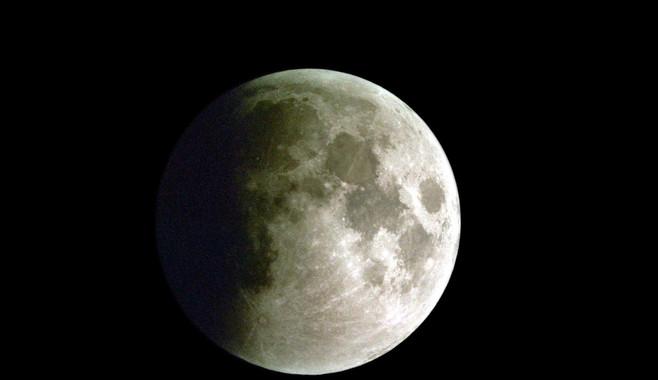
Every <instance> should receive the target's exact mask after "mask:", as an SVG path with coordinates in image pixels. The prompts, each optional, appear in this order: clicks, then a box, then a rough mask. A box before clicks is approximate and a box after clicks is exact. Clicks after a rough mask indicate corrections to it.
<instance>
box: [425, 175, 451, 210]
mask: <svg viewBox="0 0 658 380" xmlns="http://www.w3.org/2000/svg"><path fill="white" fill-rule="evenodd" d="M420 196H421V199H420V200H421V202H422V204H423V206H425V209H426V210H427V211H428V212H437V211H439V210H441V206H442V205H443V203H444V202H445V195H444V194H443V189H442V188H441V186H439V184H438V183H436V182H435V181H434V180H433V179H431V178H428V179H426V180H424V181H423V182H421V184H420Z"/></svg>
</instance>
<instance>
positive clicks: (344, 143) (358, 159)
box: [326, 132, 379, 184]
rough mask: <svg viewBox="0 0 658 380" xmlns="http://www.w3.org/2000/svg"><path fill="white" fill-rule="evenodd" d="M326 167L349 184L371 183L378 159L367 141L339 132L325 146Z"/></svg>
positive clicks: (375, 172)
mask: <svg viewBox="0 0 658 380" xmlns="http://www.w3.org/2000/svg"><path fill="white" fill-rule="evenodd" d="M327 151H328V153H327V161H326V167H327V169H328V170H329V171H330V172H331V173H333V174H335V175H336V176H337V177H338V178H340V179H341V180H343V181H345V182H347V183H351V184H367V183H373V182H374V180H375V177H376V176H377V167H378V166H379V160H377V157H376V156H375V154H374V153H373V151H372V145H371V143H369V142H366V141H361V140H358V139H357V138H356V137H354V136H352V135H350V134H348V133H345V132H341V133H339V134H338V135H337V136H336V138H335V139H334V140H333V141H332V142H331V143H330V144H329V147H328V148H327Z"/></svg>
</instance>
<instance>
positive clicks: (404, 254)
mask: <svg viewBox="0 0 658 380" xmlns="http://www.w3.org/2000/svg"><path fill="white" fill-rule="evenodd" d="M398 244H399V246H400V256H401V258H402V261H403V263H404V266H405V268H406V269H407V271H408V272H409V273H411V276H412V277H411V281H410V282H409V283H407V284H405V286H404V287H403V289H402V290H403V292H406V291H409V290H410V289H411V287H414V286H417V285H418V284H419V283H420V279H421V277H422V275H423V274H424V265H425V263H426V262H427V259H429V258H430V257H432V256H434V251H435V248H434V245H433V241H432V235H431V234H429V233H428V232H427V231H425V228H423V226H422V225H421V224H419V223H416V224H414V225H413V226H411V228H409V229H408V230H407V231H405V232H404V233H403V234H402V236H400V239H399V240H398Z"/></svg>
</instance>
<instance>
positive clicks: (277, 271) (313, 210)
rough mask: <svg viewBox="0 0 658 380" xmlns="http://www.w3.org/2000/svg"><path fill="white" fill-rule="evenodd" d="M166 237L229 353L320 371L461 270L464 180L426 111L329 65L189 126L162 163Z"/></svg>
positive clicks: (248, 89)
mask: <svg viewBox="0 0 658 380" xmlns="http://www.w3.org/2000/svg"><path fill="white" fill-rule="evenodd" d="M156 222H157V226H156V230H157V243H158V251H159V255H160V258H161V263H162V267H163V270H164V273H165V276H166V278H167V281H168V283H169V285H170V287H171V289H172V292H173V294H174V296H175V298H176V299H177V301H178V303H179V304H180V306H181V308H182V309H183V311H184V312H185V314H186V315H187V317H188V318H189V319H190V320H191V321H192V322H193V323H194V324H195V325H196V326H197V327H198V328H199V329H200V330H201V331H202V332H203V334H205V335H206V336H207V337H208V338H210V339H211V340H212V341H214V342H215V343H216V344H218V345H219V346H221V347H222V348H224V349H225V350H226V351H228V352H230V353H231V354H233V355H235V356H237V357H239V358H242V359H244V360H246V361H247V362H250V363H252V364H255V365H258V366H261V367H264V368H268V369H270V370H274V371H279V372H284V373H292V374H324V373H331V372H338V371H343V370H346V369H349V368H353V367H356V366H359V365H362V364H364V363H367V362H369V361H371V360H374V359H375V358H378V357H380V356H381V355H383V354H385V353H386V352H388V351H390V350H391V349H393V348H394V347H395V346H396V345H398V344H399V343H400V342H402V341H403V340H404V339H405V338H407V337H408V336H409V335H410V334H411V333H412V332H413V331H414V330H415V329H416V328H417V327H418V326H419V325H420V324H421V323H422V322H423V320H425V319H426V317H427V316H428V315H429V313H430V312H431V311H432V309H433V308H434V306H435V305H436V304H437V302H438V300H439V298H440V297H441V294H442V293H443V291H444V289H445V287H446V285H447V282H448V279H449V277H450V274H451V272H452V269H453V266H454V263H455V259H456V256H457V249H458V245H459V234H460V209H459V197H458V193H457V186H456V184H455V179H454V176H453V173H452V169H451V167H450V165H449V163H448V159H447V158H446V155H445V153H444V151H443V149H442V148H441V146H440V145H439V142H438V141H437V139H436V137H435V136H434V134H433V133H432V131H431V130H430V129H429V128H428V126H427V125H426V124H425V123H424V122H423V120H421V118H420V117H419V116H418V115H417V114H416V113H415V112H414V111H413V110H412V109H411V108H410V107H409V106H407V105H406V104H405V103H404V102H402V101H401V100H400V99H398V98H397V97H396V96H394V95H393V94H391V93H390V92H388V91H387V90H385V89H383V88H382V87H380V86H378V85H376V84H374V83H372V82H369V81H367V80H364V79H361V78H359V77H356V76H353V75H349V74H345V73H340V72H336V71H330V70H318V69H303V70H289V71H283V72H278V73H274V74H270V75H266V76H263V77H260V78H257V79H254V80H252V81H250V82H247V83H245V84H243V85H241V86H239V87H237V88H235V89H233V90H231V91H230V92H228V93H226V94H225V95H223V96H221V97H220V98H218V99H217V100H215V101H214V102H213V103H212V104H210V105H209V106H208V107H207V108H206V109H205V110H204V111H203V112H202V113H201V114H200V115H199V116H198V117H197V118H196V119H195V121H194V122H193V123H192V125H191V126H190V127H189V128H188V129H187V130H186V131H185V132H184V134H183V135H182V137H181V138H180V140H179V141H178V143H177V145H176V147H175V149H174V151H173V153H172V154H171V157H170V160H169V163H168V165H167V168H166V170H165V172H164V174H163V177H162V180H161V184H160V189H159V194H158V205H157V215H156Z"/></svg>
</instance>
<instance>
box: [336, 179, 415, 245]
mask: <svg viewBox="0 0 658 380" xmlns="http://www.w3.org/2000/svg"><path fill="white" fill-rule="evenodd" d="M346 202H347V204H346V207H345V208H346V216H347V220H348V224H349V226H350V227H351V228H353V229H355V230H356V231H358V232H360V233H361V234H363V237H364V240H370V239H371V238H372V237H373V236H375V234H376V233H377V231H378V230H379V229H380V228H381V227H384V228H386V229H388V230H389V231H392V232H395V231H396V230H397V229H398V226H399V222H400V215H401V214H402V212H403V211H404V210H405V209H406V208H407V206H406V205H405V204H404V203H402V202H401V201H400V192H399V188H395V189H394V190H392V191H389V192H386V191H384V190H383V189H381V188H380V187H379V186H378V185H377V184H376V183H375V182H372V183H369V184H367V185H365V186H363V187H362V188H359V189H356V190H353V191H352V192H350V193H349V194H347V195H346Z"/></svg>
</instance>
